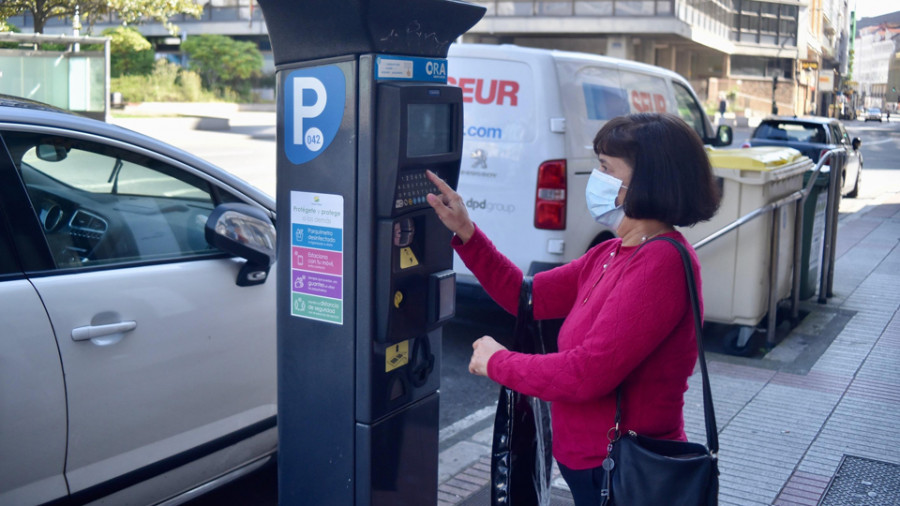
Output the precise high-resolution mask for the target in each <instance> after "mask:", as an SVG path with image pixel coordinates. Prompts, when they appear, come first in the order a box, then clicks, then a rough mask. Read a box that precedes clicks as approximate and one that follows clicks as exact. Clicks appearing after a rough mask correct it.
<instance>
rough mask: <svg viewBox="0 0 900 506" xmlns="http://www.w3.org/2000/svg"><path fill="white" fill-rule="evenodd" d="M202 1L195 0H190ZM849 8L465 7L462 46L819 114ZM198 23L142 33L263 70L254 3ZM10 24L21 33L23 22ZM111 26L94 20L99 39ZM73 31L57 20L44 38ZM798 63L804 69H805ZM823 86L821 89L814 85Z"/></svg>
mask: <svg viewBox="0 0 900 506" xmlns="http://www.w3.org/2000/svg"><path fill="white" fill-rule="evenodd" d="M197 1H200V0H197ZM847 1H848V0H472V3H476V4H479V5H482V6H484V7H485V8H486V9H487V13H486V15H485V17H484V18H483V19H482V20H481V21H480V22H479V23H478V24H477V25H476V26H475V27H473V28H472V29H471V30H470V31H469V32H468V33H466V34H465V35H464V36H463V41H464V42H483V43H498V44H502V43H511V44H518V45H523V46H531V47H542V48H551V49H563V50H572V51H583V52H588V53H595V54H603V55H608V56H614V57H619V58H626V59H631V60H635V61H640V62H644V63H650V64H654V65H658V66H661V67H664V68H668V69H670V70H674V71H676V72H678V73H679V74H681V75H683V76H684V77H686V78H687V79H688V80H689V81H690V82H691V85H692V86H693V87H694V89H695V90H696V91H697V93H698V95H699V96H700V97H701V98H702V99H705V100H706V102H707V106H708V107H709V108H710V110H714V109H716V108H717V106H718V104H719V101H720V100H722V99H725V100H727V102H728V108H729V110H730V111H733V112H734V113H735V114H736V115H737V116H753V115H755V116H759V115H764V114H768V113H771V112H772V111H777V112H778V113H781V114H795V113H796V114H802V113H806V112H811V111H827V110H829V107H830V105H831V104H833V103H834V100H835V98H834V97H835V93H834V91H835V90H836V89H838V87H839V83H840V78H841V76H842V75H843V74H844V73H845V72H846V67H847V53H848V42H849V40H850V37H849V11H848V5H847ZM203 5H204V11H203V15H202V17H201V18H200V19H199V20H198V19H194V18H192V17H189V16H184V17H181V18H180V19H174V20H173V21H174V22H175V23H176V24H177V25H178V26H179V27H180V28H181V36H180V37H173V36H171V35H170V34H168V33H167V32H166V31H165V28H164V27H162V26H161V25H159V24H156V23H149V24H145V25H140V26H139V29H140V30H141V32H142V33H143V34H144V35H145V36H146V37H147V38H148V39H150V40H151V41H153V42H155V43H156V44H157V49H158V51H159V52H161V53H169V54H171V53H177V51H178V44H179V42H180V38H183V37H184V36H185V35H187V36H190V35H191V34H197V33H219V34H223V35H229V36H232V37H236V38H239V39H243V40H253V41H255V42H256V43H257V44H258V45H259V47H260V49H261V50H262V51H263V54H264V55H265V56H266V58H267V62H268V65H269V69H268V70H271V50H270V46H269V42H268V37H267V35H266V33H267V32H266V27H265V21H264V19H263V17H262V11H261V10H260V9H259V8H258V7H257V6H256V5H255V2H253V0H211V1H208V2H203ZM11 22H12V23H13V24H15V25H17V26H19V27H20V28H21V29H22V30H23V31H24V32H27V31H28V20H27V18H25V17H23V18H21V19H18V20H16V19H13V20H11ZM115 24H116V20H115V19H113V18H110V19H102V20H95V22H94V26H93V30H94V33H99V32H100V31H101V30H102V29H103V28H105V27H107V26H114V25H115ZM69 26H71V23H68V24H67V22H66V20H55V21H54V22H52V23H50V24H48V27H47V29H46V32H47V33H64V32H66V30H68V29H69ZM803 62H805V63H803ZM823 77H824V84H821V83H822V81H823Z"/></svg>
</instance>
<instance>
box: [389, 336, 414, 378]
mask: <svg viewBox="0 0 900 506" xmlns="http://www.w3.org/2000/svg"><path fill="white" fill-rule="evenodd" d="M408 363H409V341H408V340H407V341H403V342H402V343H397V344H395V345H393V346H391V347H390V348H388V349H387V352H386V353H385V355H384V372H391V371H393V370H394V369H396V368H398V367H403V366H404V365H406V364H408Z"/></svg>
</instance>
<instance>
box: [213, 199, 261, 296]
mask: <svg viewBox="0 0 900 506" xmlns="http://www.w3.org/2000/svg"><path fill="white" fill-rule="evenodd" d="M205 235H206V241H207V242H208V243H209V244H210V245H212V246H215V247H216V248H219V249H220V250H222V251H224V252H226V253H229V254H232V255H234V256H239V257H241V258H245V259H247V262H246V263H245V264H244V266H243V267H242V268H241V271H240V272H239V273H238V277H237V281H236V283H237V285H238V286H252V285H259V284H262V283H265V282H266V278H268V276H269V269H270V268H271V267H272V264H274V263H275V252H276V243H275V227H274V226H273V225H272V221H271V220H270V219H269V216H268V215H267V214H266V213H265V211H263V210H261V209H259V208H256V207H253V206H250V205H248V204H240V203H227V204H221V205H219V206H217V207H216V208H215V209H214V210H213V212H212V214H210V215H209V218H207V220H206V227H205Z"/></svg>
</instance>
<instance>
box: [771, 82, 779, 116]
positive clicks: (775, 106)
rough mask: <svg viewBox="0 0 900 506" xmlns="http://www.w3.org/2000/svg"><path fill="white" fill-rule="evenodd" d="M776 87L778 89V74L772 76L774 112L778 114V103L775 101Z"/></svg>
mask: <svg viewBox="0 0 900 506" xmlns="http://www.w3.org/2000/svg"><path fill="white" fill-rule="evenodd" d="M776 89H778V74H775V75H774V76H772V114H778V105H777V104H776V103H775V90H776Z"/></svg>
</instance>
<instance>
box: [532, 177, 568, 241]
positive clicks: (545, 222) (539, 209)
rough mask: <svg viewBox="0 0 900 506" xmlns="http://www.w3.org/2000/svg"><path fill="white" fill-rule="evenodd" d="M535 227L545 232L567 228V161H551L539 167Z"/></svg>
mask: <svg viewBox="0 0 900 506" xmlns="http://www.w3.org/2000/svg"><path fill="white" fill-rule="evenodd" d="M534 227H535V228H539V229H544V230H565V228H566V161H565V160H549V161H546V162H544V163H542V164H541V166H540V167H538V181H537V193H536V194H535V199H534Z"/></svg>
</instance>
